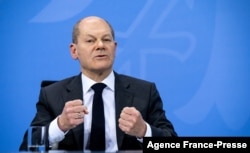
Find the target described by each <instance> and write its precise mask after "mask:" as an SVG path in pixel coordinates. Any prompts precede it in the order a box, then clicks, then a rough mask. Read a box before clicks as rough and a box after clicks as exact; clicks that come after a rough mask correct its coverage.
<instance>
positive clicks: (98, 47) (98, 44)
mask: <svg viewBox="0 0 250 153" xmlns="http://www.w3.org/2000/svg"><path fill="white" fill-rule="evenodd" d="M97 49H98V50H100V49H101V50H102V49H104V43H103V42H102V40H98V41H97Z"/></svg>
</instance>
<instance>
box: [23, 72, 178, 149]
mask: <svg viewBox="0 0 250 153" xmlns="http://www.w3.org/2000/svg"><path fill="white" fill-rule="evenodd" d="M82 98H83V94H82V83H81V74H79V75H77V76H73V77H70V78H67V79H64V80H62V81H58V82H56V83H53V84H52V85H49V86H46V87H43V88H41V91H40V95H39V101H38V102H37V104H36V107H37V113H36V115H35V117H34V119H33V121H32V123H31V125H46V126H47V127H48V126H49V124H50V122H51V121H52V120H54V119H55V118H56V117H57V116H58V115H60V114H61V112H62V110H63V107H64V105H65V102H67V101H69V100H74V99H82ZM126 106H133V107H135V108H136V109H137V110H139V111H140V113H141V115H142V116H143V119H144V120H145V121H146V122H147V123H148V124H149V125H150V126H151V129H152V136H153V137H168V136H177V134H176V132H175V130H174V127H173V125H172V123H171V122H170V121H169V120H168V119H167V118H166V116H165V111H164V110H163V103H162V100H161V97H160V95H159V93H158V91H157V89H156V86H155V84H154V83H152V82H148V81H144V80H140V79H136V78H133V77H129V76H125V75H120V74H117V73H116V72H115V109H116V116H115V118H116V121H117V122H118V119H119V116H120V113H121V110H122V109H123V108H124V107H126ZM116 134H117V144H118V149H119V150H136V149H142V144H141V143H140V142H139V141H138V140H137V138H136V137H134V136H130V135H127V134H125V133H124V132H122V131H121V130H120V128H119V127H118V124H116ZM83 136H84V135H83V124H81V125H79V126H77V127H76V128H74V129H71V130H70V131H69V132H68V133H67V134H66V135H65V138H64V139H63V140H62V141H61V142H60V143H59V146H58V147H59V148H58V149H63V150H83ZM26 141H27V139H26V134H25V136H24V140H23V142H22V144H21V145H20V148H19V150H26V149H27V147H26ZM47 149H48V148H47Z"/></svg>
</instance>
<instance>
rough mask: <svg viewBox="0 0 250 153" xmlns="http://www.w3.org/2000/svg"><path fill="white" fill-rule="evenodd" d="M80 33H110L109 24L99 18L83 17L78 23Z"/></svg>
mask: <svg viewBox="0 0 250 153" xmlns="http://www.w3.org/2000/svg"><path fill="white" fill-rule="evenodd" d="M79 31H80V35H111V29H110V27H109V25H108V24H107V23H106V22H105V21H104V20H102V19H99V18H88V19H84V20H82V21H81V22H80V24H79Z"/></svg>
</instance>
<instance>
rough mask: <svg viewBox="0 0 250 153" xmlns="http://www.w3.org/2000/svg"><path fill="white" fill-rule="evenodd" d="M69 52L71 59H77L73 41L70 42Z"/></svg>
mask: <svg viewBox="0 0 250 153" xmlns="http://www.w3.org/2000/svg"><path fill="white" fill-rule="evenodd" d="M70 54H71V57H72V58H73V59H75V60H76V59H78V53H77V49H76V44H74V43H71V44H70Z"/></svg>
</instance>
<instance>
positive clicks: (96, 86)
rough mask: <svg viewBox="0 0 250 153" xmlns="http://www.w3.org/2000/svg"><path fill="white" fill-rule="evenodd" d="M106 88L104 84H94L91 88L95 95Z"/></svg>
mask: <svg viewBox="0 0 250 153" xmlns="http://www.w3.org/2000/svg"><path fill="white" fill-rule="evenodd" d="M105 87H106V84H104V83H96V84H94V85H93V86H92V87H91V88H92V89H93V90H94V91H95V93H102V90H103V89H104V88H105Z"/></svg>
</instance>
